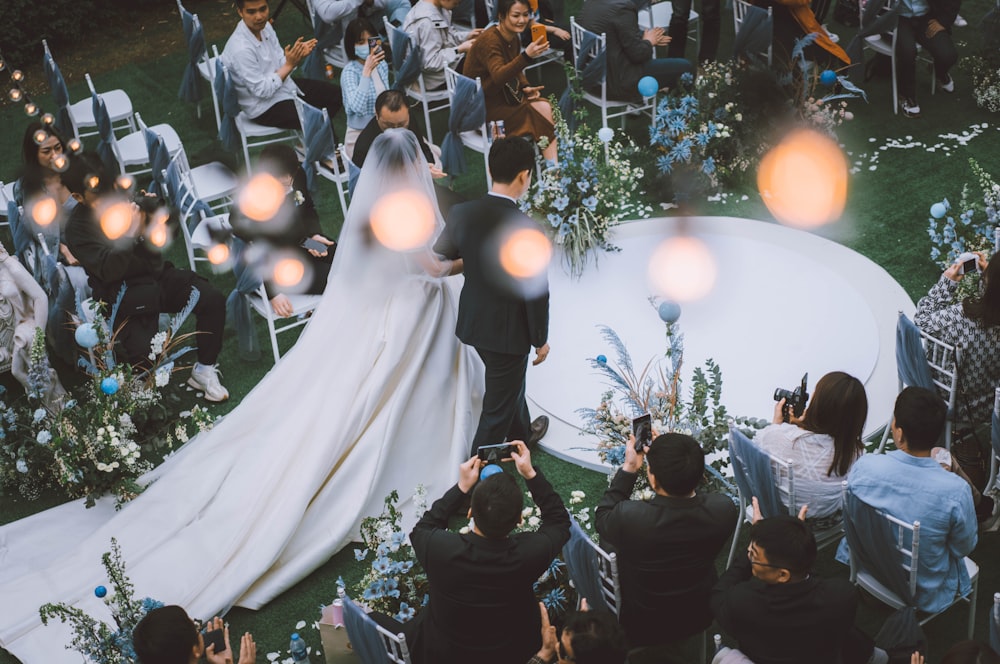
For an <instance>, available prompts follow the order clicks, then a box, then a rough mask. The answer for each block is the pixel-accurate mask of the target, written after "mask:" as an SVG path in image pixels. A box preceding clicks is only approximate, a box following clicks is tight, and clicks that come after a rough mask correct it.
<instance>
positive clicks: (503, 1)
mask: <svg viewBox="0 0 1000 664" xmlns="http://www.w3.org/2000/svg"><path fill="white" fill-rule="evenodd" d="M516 4H522V5H524V6H525V7H527V8H528V10H529V11H530V10H531V6H530V5H529V4H528V0H498V1H497V18H504V17H505V16H507V14H509V13H510V10H511V9H513V8H514V5H516Z"/></svg>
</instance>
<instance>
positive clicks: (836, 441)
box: [754, 371, 868, 530]
mask: <svg viewBox="0 0 1000 664" xmlns="http://www.w3.org/2000/svg"><path fill="white" fill-rule="evenodd" d="M786 415H787V419H786V417H785V416H786ZM867 418H868V397H867V395H866V394H865V386H864V385H862V384H861V381H860V380H858V379H857V378H855V377H854V376H851V375H849V374H846V373H844V372H843V371H832V372H830V373H828V374H826V375H825V376H823V377H822V378H820V379H819V382H818V383H816V388H815V389H814V390H813V395H812V398H811V399H810V400H809V404H808V406H807V407H806V410H805V412H804V413H802V416H801V417H796V416H795V415H794V414H793V413H790V412H788V410H787V409H786V408H785V400H784V399H782V400H781V401H779V402H778V403H777V404H776V405H775V407H774V420H773V424H771V425H770V426H767V427H764V428H763V429H762V430H761V431H759V432H758V433H757V436H756V438H755V439H754V442H755V443H756V444H757V445H758V446H759V447H761V448H762V449H764V450H765V451H766V452H767V453H768V454H770V455H771V456H773V457H775V458H778V459H781V460H783V461H788V462H789V463H791V466H792V472H793V474H794V477H795V502H796V503H797V504H796V506H795V507H796V509H798V508H799V507H801V506H802V505H808V506H809V512H808V517H809V519H810V520H813V524H814V525H813V528H814V529H815V530H826V529H828V528H831V527H834V526H836V525H837V524H838V523H839V522H840V519H841V516H840V510H841V491H842V487H841V482H842V481H843V480H844V479H845V478H846V477H847V472H848V471H849V470H850V469H851V465H852V464H853V463H854V462H855V461H856V460H857V459H858V457H860V456H861V454H862V453H863V452H864V446H863V444H862V443H861V435H862V432H863V430H864V426H865V420H866V419H867ZM780 484H781V483H780V482H779V485H780ZM779 488H780V491H781V496H782V499H783V500H785V501H786V502H787V500H788V492H787V487H780V486H779Z"/></svg>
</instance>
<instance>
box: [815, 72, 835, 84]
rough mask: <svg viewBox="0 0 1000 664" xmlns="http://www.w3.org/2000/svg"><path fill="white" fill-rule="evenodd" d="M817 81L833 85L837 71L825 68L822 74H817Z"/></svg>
mask: <svg viewBox="0 0 1000 664" xmlns="http://www.w3.org/2000/svg"><path fill="white" fill-rule="evenodd" d="M819 82H820V83H822V84H823V85H833V84H834V83H836V82H837V72H835V71H833V70H832V69H826V70H824V71H823V73H822V74H820V75H819Z"/></svg>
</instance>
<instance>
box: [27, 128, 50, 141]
mask: <svg viewBox="0 0 1000 664" xmlns="http://www.w3.org/2000/svg"><path fill="white" fill-rule="evenodd" d="M48 137H49V132H47V131H45V130H44V129H36V130H35V133H33V134H32V135H31V140H33V141H34V142H35V144H36V145H41V144H42V143H44V142H45V139H46V138H48Z"/></svg>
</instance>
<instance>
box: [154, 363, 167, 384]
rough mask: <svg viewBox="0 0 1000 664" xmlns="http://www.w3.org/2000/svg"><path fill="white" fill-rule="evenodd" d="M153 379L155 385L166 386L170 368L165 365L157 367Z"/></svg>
mask: <svg viewBox="0 0 1000 664" xmlns="http://www.w3.org/2000/svg"><path fill="white" fill-rule="evenodd" d="M154 381H155V383H156V386H157V387H166V386H167V384H168V383H170V370H169V369H167V368H166V367H160V368H159V369H157V370H156V375H155V376H154Z"/></svg>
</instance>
